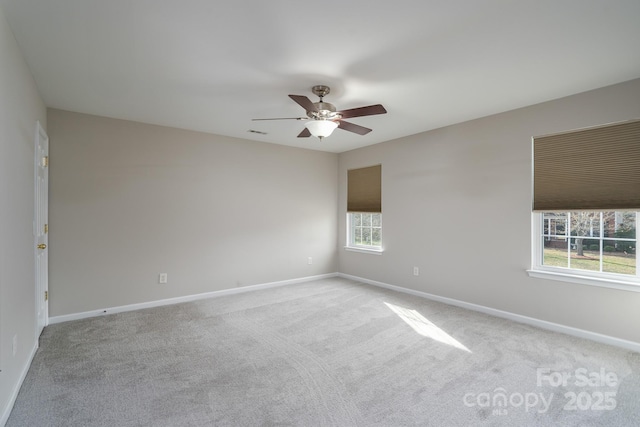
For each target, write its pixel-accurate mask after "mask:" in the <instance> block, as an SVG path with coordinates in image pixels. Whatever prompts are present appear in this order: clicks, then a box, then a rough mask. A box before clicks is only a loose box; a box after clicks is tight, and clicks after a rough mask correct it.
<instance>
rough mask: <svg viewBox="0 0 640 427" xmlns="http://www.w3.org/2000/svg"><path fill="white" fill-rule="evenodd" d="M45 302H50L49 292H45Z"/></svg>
mask: <svg viewBox="0 0 640 427" xmlns="http://www.w3.org/2000/svg"><path fill="white" fill-rule="evenodd" d="M44 300H45V301H49V291H44Z"/></svg>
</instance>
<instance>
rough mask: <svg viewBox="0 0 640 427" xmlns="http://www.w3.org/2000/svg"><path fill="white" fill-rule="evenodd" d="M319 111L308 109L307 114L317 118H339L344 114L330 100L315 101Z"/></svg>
mask: <svg viewBox="0 0 640 427" xmlns="http://www.w3.org/2000/svg"><path fill="white" fill-rule="evenodd" d="M313 105H314V106H315V107H316V109H317V111H307V116H308V117H309V118H311V119H315V120H337V119H339V118H341V117H342V116H341V115H340V114H339V113H337V112H336V107H335V106H334V105H333V104H330V103H328V102H322V101H321V102H314V103H313Z"/></svg>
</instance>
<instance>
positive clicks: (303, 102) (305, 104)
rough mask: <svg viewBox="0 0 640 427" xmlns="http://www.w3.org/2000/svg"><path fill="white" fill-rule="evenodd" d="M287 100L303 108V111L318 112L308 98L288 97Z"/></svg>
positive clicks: (300, 96)
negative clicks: (291, 100) (289, 99)
mask: <svg viewBox="0 0 640 427" xmlns="http://www.w3.org/2000/svg"><path fill="white" fill-rule="evenodd" d="M289 98H291V99H293V100H294V101H295V102H296V103H298V105H299V106H301V107H302V108H304V110H305V111H318V109H317V108H316V106H315V105H313V102H311V100H310V99H309V98H307V97H306V96H303V95H289Z"/></svg>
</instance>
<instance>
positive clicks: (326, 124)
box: [253, 85, 387, 139]
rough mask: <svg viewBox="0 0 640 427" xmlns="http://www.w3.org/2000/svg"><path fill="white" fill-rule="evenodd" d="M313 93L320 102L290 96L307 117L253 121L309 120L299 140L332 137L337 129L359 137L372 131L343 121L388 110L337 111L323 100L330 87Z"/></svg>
mask: <svg viewBox="0 0 640 427" xmlns="http://www.w3.org/2000/svg"><path fill="white" fill-rule="evenodd" d="M311 91H312V92H313V93H314V94H315V95H317V96H318V97H319V98H320V101H318V102H311V100H310V99H309V98H307V97H306V96H303V95H289V98H291V99H293V100H294V101H295V102H296V103H297V104H298V105H300V106H301V107H302V108H304V109H305V111H306V112H307V117H283V118H275V119H253V120H309V119H310V120H309V121H308V122H307V123H305V128H304V130H303V131H302V132H300V133H299V134H298V138H308V137H310V136H312V135H313V136H315V137H318V138H319V139H322V138H324V137H327V136H329V135H331V133H332V132H333V131H334V129H335V128H337V127H338V128H340V129H342V130H346V131H349V132H353V133H357V134H358V135H366V134H368V133H369V132H371V129H369V128H366V127H364V126H360V125H356V124H353V123H350V122H346V121H344V120H343V119H349V118H352V117H362V116H373V115H376V114H385V113H386V112H387V110H385V109H384V107H383V106H382V105H381V104H375V105H369V106H367V107H359V108H351V109H349V110H342V111H336V107H335V106H334V105H333V104H330V103H328V102H324V101H323V98H324V97H325V96H326V95H328V94H329V92H331V88H329V86H324V85H317V86H314V87H312V88H311Z"/></svg>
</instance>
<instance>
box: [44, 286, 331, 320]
mask: <svg viewBox="0 0 640 427" xmlns="http://www.w3.org/2000/svg"><path fill="white" fill-rule="evenodd" d="M337 275H338V273H328V274H319V275H316V276H308V277H300V278H297V279H290V280H282V281H279V282H270V283H262V284H259V285H250V286H243V287H240V288H232V289H223V290H220V291H213V292H206V293H202V294H196V295H185V296H182V297H176V298H167V299H162V300H156V301H149V302H142V303H138V304H128V305H122V306H119V307H110V308H103V309H99V310H91V311H84V312H82V313H73V314H65V315H62V316H53V317H50V318H49V325H53V324H56V323H62V322H69V321H71V320H80V319H87V318H90V317H98V316H105V315H107V314H115V313H123V312H125V311H134V310H141V309H143V308H152V307H160V306H163V305H171V304H179V303H182V302H190V301H197V300H202V299H207V298H216V297H222V296H225V295H234V294H241V293H244V292H251V291H257V290H260V289H268V288H275V287H278V286H284V285H293V284H297V283H304V282H311V281H313V280H320V279H327V278H330V277H336V276H337Z"/></svg>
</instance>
